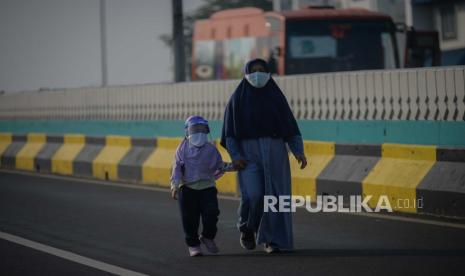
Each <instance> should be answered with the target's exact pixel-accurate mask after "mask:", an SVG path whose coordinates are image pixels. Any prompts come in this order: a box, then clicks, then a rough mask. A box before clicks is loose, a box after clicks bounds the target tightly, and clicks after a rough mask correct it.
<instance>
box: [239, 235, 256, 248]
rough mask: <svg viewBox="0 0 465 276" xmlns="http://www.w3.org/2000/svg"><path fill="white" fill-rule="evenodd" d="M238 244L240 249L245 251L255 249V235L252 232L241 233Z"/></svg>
mask: <svg viewBox="0 0 465 276" xmlns="http://www.w3.org/2000/svg"><path fill="white" fill-rule="evenodd" d="M240 243H241V246H242V248H244V249H247V250H254V249H255V246H256V244H255V234H254V233H253V232H241V238H240Z"/></svg>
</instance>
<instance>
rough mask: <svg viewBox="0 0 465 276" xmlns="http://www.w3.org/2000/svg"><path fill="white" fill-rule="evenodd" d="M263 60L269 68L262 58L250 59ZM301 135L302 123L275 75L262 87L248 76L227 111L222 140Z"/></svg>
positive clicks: (248, 66)
mask: <svg viewBox="0 0 465 276" xmlns="http://www.w3.org/2000/svg"><path fill="white" fill-rule="evenodd" d="M256 63H260V64H262V65H263V67H264V68H265V70H266V71H267V72H269V69H268V64H267V63H266V61H264V60H262V59H254V60H251V61H249V62H248V63H247V64H246V66H245V73H246V74H249V73H250V68H251V65H253V64H256ZM295 135H300V130H299V127H298V126H297V122H296V120H295V118H294V115H293V114H292V111H291V108H290V107H289V104H288V103H287V100H286V97H285V96H284V94H283V92H282V91H281V89H279V87H278V85H277V84H276V82H275V81H274V80H273V78H270V80H269V81H268V83H267V84H266V85H265V86H264V87H262V88H256V87H253V86H252V85H251V84H250V83H249V82H248V81H247V80H246V79H245V78H243V79H242V81H241V82H240V83H239V85H238V86H237V88H236V90H235V91H234V93H233V94H232V96H231V98H230V99H229V102H228V105H227V106H226V110H225V113H224V121H223V130H222V132H221V142H220V144H221V145H222V146H223V147H224V148H226V137H232V138H235V139H237V140H241V139H255V138H259V137H274V138H284V139H288V138H290V137H293V136H295Z"/></svg>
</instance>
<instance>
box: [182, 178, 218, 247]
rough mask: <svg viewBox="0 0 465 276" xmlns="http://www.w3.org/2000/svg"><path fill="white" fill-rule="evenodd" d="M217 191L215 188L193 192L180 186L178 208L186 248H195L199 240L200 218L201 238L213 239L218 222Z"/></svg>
mask: <svg viewBox="0 0 465 276" xmlns="http://www.w3.org/2000/svg"><path fill="white" fill-rule="evenodd" d="M217 193H218V191H217V190H216V188H215V187H211V188H207V189H203V190H194V189H191V188H188V187H186V186H181V188H180V189H179V192H178V201H179V207H180V209H181V217H182V226H183V228H184V234H185V238H186V243H187V245H188V246H197V245H199V244H200V240H199V234H198V230H199V221H200V217H202V224H203V229H202V236H203V237H205V238H207V239H214V238H215V235H216V231H217V228H216V223H217V222H218V215H219V214H220V210H219V209H218V198H217Z"/></svg>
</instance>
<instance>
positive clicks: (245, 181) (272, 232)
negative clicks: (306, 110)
mask: <svg viewBox="0 0 465 276" xmlns="http://www.w3.org/2000/svg"><path fill="white" fill-rule="evenodd" d="M286 143H287V144H288V145H289V148H290V150H291V151H292V153H293V154H294V156H295V158H296V159H297V160H298V161H299V163H300V164H301V167H300V168H301V169H303V168H305V166H306V165H307V160H306V157H305V155H304V151H303V141H302V136H301V134H300V130H299V127H298V125H297V122H296V120H295V118H294V115H293V114H292V111H291V109H290V107H289V104H288V102H287V100H286V97H285V96H284V94H283V93H282V92H281V89H279V87H278V85H277V84H276V82H275V81H274V80H273V79H272V78H271V77H270V71H269V68H268V64H267V63H266V61H264V60H262V59H254V60H251V61H249V62H248V63H247V65H246V67H245V76H244V78H243V79H242V81H241V82H240V83H239V85H238V87H237V88H236V90H235V91H234V93H233V95H232V96H231V98H230V99H229V102H228V105H227V106H226V110H225V115H224V122H223V130H222V135H221V145H222V146H223V147H225V148H226V149H227V150H228V152H229V154H230V156H231V158H232V160H233V164H234V165H235V167H236V168H238V169H239V172H238V179H239V186H240V190H241V202H240V205H239V211H238V214H239V221H238V223H237V227H238V229H239V231H240V232H241V237H240V243H241V246H242V247H243V248H245V249H248V250H252V249H255V246H256V244H264V249H265V251H266V252H268V253H273V252H279V251H280V250H281V249H284V250H292V249H293V235H292V217H291V213H290V212H287V213H284V212H282V213H280V212H264V210H263V199H264V196H266V195H268V196H276V197H279V196H290V195H291V172H290V166H289V156H288V152H287V148H286Z"/></svg>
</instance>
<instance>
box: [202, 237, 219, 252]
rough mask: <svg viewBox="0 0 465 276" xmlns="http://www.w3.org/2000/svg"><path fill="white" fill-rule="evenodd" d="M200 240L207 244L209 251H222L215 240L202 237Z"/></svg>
mask: <svg viewBox="0 0 465 276" xmlns="http://www.w3.org/2000/svg"><path fill="white" fill-rule="evenodd" d="M200 241H201V242H202V243H203V244H204V245H205V247H206V248H207V251H208V252H210V253H213V254H216V253H218V252H219V251H220V250H219V249H218V246H217V245H216V243H215V241H214V240H211V239H207V238H205V237H200Z"/></svg>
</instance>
